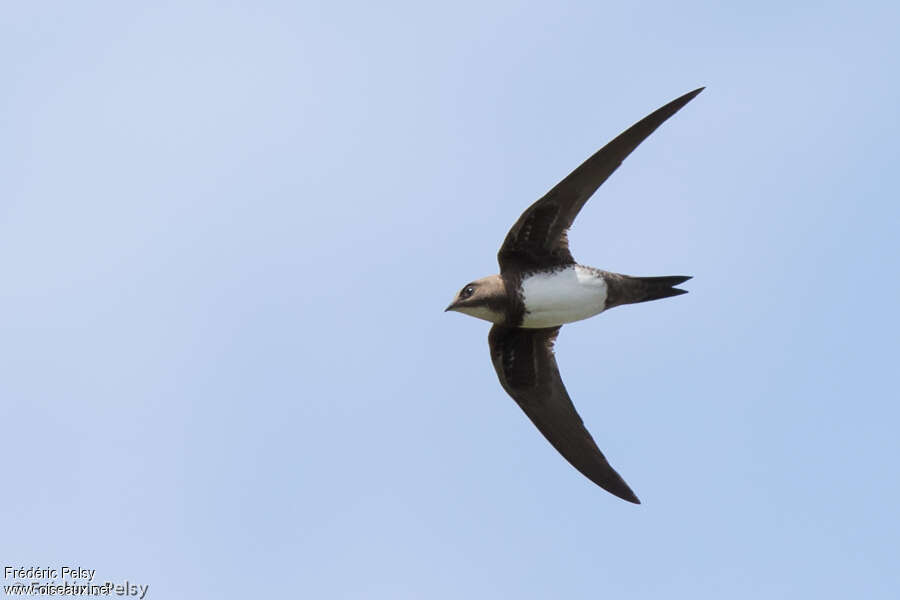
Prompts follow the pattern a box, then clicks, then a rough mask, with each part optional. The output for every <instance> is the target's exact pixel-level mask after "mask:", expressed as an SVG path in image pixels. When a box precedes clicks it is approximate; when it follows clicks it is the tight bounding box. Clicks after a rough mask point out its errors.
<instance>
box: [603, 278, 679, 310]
mask: <svg viewBox="0 0 900 600" xmlns="http://www.w3.org/2000/svg"><path fill="white" fill-rule="evenodd" d="M605 279H606V285H607V286H608V292H607V297H606V308H612V307H613V306H619V305H620V304H635V303H636V302H647V301H649V300H659V299H660V298H668V297H670V296H680V295H681V294H687V290H682V289H678V288H677V287H675V286H676V285H678V284H680V283H684V282H685V281H687V280H688V279H690V276H686V275H668V276H665V277H632V276H630V275H620V274H619V273H608V274H606V276H605Z"/></svg>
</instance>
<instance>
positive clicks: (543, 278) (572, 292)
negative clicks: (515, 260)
mask: <svg viewBox="0 0 900 600" xmlns="http://www.w3.org/2000/svg"><path fill="white" fill-rule="evenodd" d="M606 294H607V287H606V281H604V280H603V277H602V276H601V275H600V273H598V272H597V271H594V270H593V269H589V268H586V267H582V266H580V265H575V266H571V267H566V268H565V269H560V270H559V271H555V272H552V273H538V274H535V275H532V276H530V277H528V278H526V279H524V280H523V281H522V296H523V299H524V301H525V317H524V320H523V321H522V327H531V328H536V327H555V326H557V325H562V324H564V323H572V322H573V321H580V320H582V319H587V318H588V317H593V316H594V315H596V314H599V313H601V312H603V309H604V308H605V307H606Z"/></svg>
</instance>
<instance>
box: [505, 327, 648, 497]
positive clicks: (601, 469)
mask: <svg viewBox="0 0 900 600" xmlns="http://www.w3.org/2000/svg"><path fill="white" fill-rule="evenodd" d="M558 333H559V327H550V328H547V329H520V328H515V327H504V326H503V325H494V326H493V327H492V328H491V333H490V336H488V342H489V344H490V346H491V360H492V361H493V363H494V369H496V370H497V377H499V378H500V383H501V384H502V385H503V388H504V389H505V390H506V392H507V393H508V394H509V395H510V396H512V397H513V400H515V401H516V402H517V403H518V404H519V406H520V407H521V408H522V410H524V411H525V414H526V415H528V418H529V419H531V421H532V422H533V423H534V424H535V425H536V426H537V428H538V429H539V430H540V432H541V433H543V434H544V437H546V438H547V440H549V441H550V443H551V444H553V447H554V448H556V449H557V450H558V451H559V453H560V454H562V455H563V456H564V457H565V459H566V460H568V461H569V462H570V463H572V466H574V467H575V468H576V469H578V470H579V471H581V472H582V473H583V474H584V475H586V476H587V478H588V479H590V480H591V481H593V482H594V483H596V484H597V485H599V486H600V487H602V488H603V489H604V490H606V491H608V492H610V493H611V494H615V495H616V496H618V497H619V498H622V499H623V500H628V501H629V502H634V503H635V504H640V500H638V498H637V496H635V495H634V492H632V491H631V488H629V487H628V484H627V483H625V481H624V480H623V479H622V477H621V476H620V475H619V474H618V473H616V471H615V470H614V469H613V468H612V467H611V466H609V463H608V462H606V458H605V457H604V456H603V453H602V452H600V449H599V448H597V444H596V443H594V439H593V438H592V437H591V434H590V433H588V430H587V429H585V427H584V423H583V422H582V421H581V417H579V416H578V413H577V412H576V411H575V407H574V406H573V405H572V401H571V400H570V399H569V394H568V393H567V392H566V388H565V386H564V385H563V382H562V378H561V377H560V376H559V369H558V368H557V366H556V358H555V357H554V356H553V342H554V341H555V340H556V335H557V334H558Z"/></svg>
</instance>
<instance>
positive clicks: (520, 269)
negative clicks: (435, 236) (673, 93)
mask: <svg viewBox="0 0 900 600" xmlns="http://www.w3.org/2000/svg"><path fill="white" fill-rule="evenodd" d="M702 90H703V88H700V89H698V90H694V91H693V92H690V93H688V94H685V95H684V96H682V97H680V98H678V99H676V100H673V101H672V102H670V103H669V104H667V105H665V106H663V107H662V108H660V109H659V110H657V111H655V112H653V113H652V114H650V115H649V116H647V117H645V118H644V119H642V120H641V121H639V122H638V123H636V124H635V125H633V126H632V127H630V128H629V129H628V130H626V131H625V132H624V133H622V134H621V135H620V136H618V137H617V138H616V139H614V140H613V141H612V142H610V143H609V144H607V145H606V146H604V147H603V148H602V149H600V150H599V151H598V152H597V153H595V154H594V155H593V156H591V157H590V158H589V159H588V160H586V161H585V162H584V163H583V164H582V165H581V166H580V167H578V168H577V169H575V171H573V172H572V173H571V174H570V175H569V176H568V177H566V178H565V179H563V180H562V181H561V182H560V183H558V184H557V185H556V186H555V187H554V188H553V189H552V190H550V191H549V192H548V193H547V194H546V195H545V196H544V197H543V198H541V199H540V200H538V201H537V202H535V203H534V204H532V205H531V206H530V207H529V208H528V209H527V210H526V211H525V212H524V213H523V214H522V216H521V217H519V220H518V221H516V223H515V224H514V225H513V227H512V229H510V231H509V233H508V234H507V236H506V239H505V240H504V242H503V245H502V246H501V248H500V251H499V253H498V254H497V259H498V261H499V263H500V274H498V275H490V276H488V277H483V278H481V279H478V280H475V281H473V282H471V283H469V284H467V285H466V286H465V287H463V289H462V290H461V291H460V292H459V293H458V294H457V296H456V298H455V299H454V301H453V303H451V305H450V306H448V307H447V310H455V311H458V312H462V313H465V314H468V315H470V316H473V317H477V318H479V319H484V320H486V321H490V322H491V323H493V324H494V326H493V328H492V329H491V332H490V335H489V336H488V342H489V345H490V349H491V360H492V362H493V363H494V369H495V370H496V371H497V377H498V378H499V379H500V383H501V384H502V385H503V388H504V389H505V390H506V391H507V393H509V395H510V396H512V397H513V399H515V400H516V402H517V403H518V404H519V406H520V407H521V408H522V410H523V411H524V412H525V414H526V415H528V417H529V418H530V419H531V421H532V422H533V423H534V424H535V426H536V427H537V428H538V429H539V430H540V431H541V433H542V434H544V437H546V438H547V440H548V441H549V442H550V443H551V444H553V446H554V447H555V448H556V449H557V450H558V451H559V452H560V454H562V455H563V456H564V457H565V458H566V460H568V461H569V462H570V463H572V465H573V466H575V468H577V469H578V470H579V471H581V472H582V473H583V474H584V475H586V476H587V477H588V478H589V479H591V481H593V482H594V483H596V484H597V485H599V486H601V487H602V488H604V489H606V490H607V491H609V492H611V493H613V494H615V495H616V496H619V497H620V498H623V499H625V500H628V501H629V502H634V503H640V501H639V500H638V499H637V496H635V495H634V492H632V491H631V488H629V487H628V484H626V483H625V481H624V480H622V478H621V477H620V476H619V474H618V473H616V471H615V470H614V469H613V468H612V467H611V466H610V464H609V463H608V462H607V460H606V458H605V457H604V456H603V453H602V452H600V449H599V448H597V445H596V443H594V440H593V438H592V437H591V435H590V433H588V431H587V429H586V428H585V427H584V423H582V421H581V417H579V416H578V413H577V412H576V410H575V407H574V405H573V404H572V401H571V400H570V399H569V395H568V393H567V392H566V389H565V386H564V385H563V382H562V378H561V377H560V375H559V369H558V368H557V366H556V358H555V357H554V355H553V344H554V342H555V340H556V336H557V334H558V333H559V328H560V327H561V326H562V325H564V324H566V323H572V322H575V321H581V320H583V319H587V318H589V317H593V316H595V315H597V314H600V313H601V312H603V311H605V310H608V309H610V308H612V307H614V306H619V305H621V304H633V303H638V302H646V301H648V300H657V299H660V298H667V297H670V296H677V295H679V294H684V293H686V292H685V290H682V289H679V288H676V287H675V286H676V285H678V284H680V283H684V282H685V281H687V280H688V279H690V277H687V276H683V275H671V276H665V277H632V276H629V275H622V274H619V273H613V272H609V271H603V270H600V269H595V268H593V267H587V266H583V265H580V264H578V263H576V262H575V259H574V258H573V257H572V254H571V252H570V251H569V243H568V237H567V232H568V229H569V227H570V226H571V225H572V222H573V221H574V220H575V217H576V216H577V214H578V212H579V211H580V210H581V207H582V206H584V204H585V202H587V200H588V198H590V197H591V195H593V193H594V192H595V191H596V190H597V188H598V187H599V186H600V185H601V184H602V183H603V182H604V181H605V180H606V178H607V177H609V176H610V175H611V174H612V173H613V171H615V170H616V168H618V166H619V165H620V164H621V163H622V161H623V160H624V159H625V157H626V156H628V155H629V154H630V153H631V152H632V151H633V150H634V149H635V148H636V147H637V146H638V144H640V143H641V142H642V141H643V140H644V139H646V137H647V136H649V135H650V134H651V133H652V132H653V131H654V130H655V129H656V128H657V127H659V126H660V125H661V124H662V123H663V122H664V121H665V120H666V119H668V118H669V117H671V116H672V115H673V114H675V113H676V112H677V111H678V110H679V109H681V108H682V107H683V106H684V105H685V104H687V103H688V102H690V101H691V100H692V99H693V98H694V97H695V96H696V95H697V94H699V93H700V92H701V91H702Z"/></svg>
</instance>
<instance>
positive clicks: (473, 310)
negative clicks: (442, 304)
mask: <svg viewBox="0 0 900 600" xmlns="http://www.w3.org/2000/svg"><path fill="white" fill-rule="evenodd" d="M506 307H507V296H506V286H505V285H504V284H503V279H501V277H500V276H499V275H491V276H489V277H482V278H481V279H476V280H475V281H473V282H471V283H467V284H466V285H464V286H463V288H462V289H461V290H459V293H457V294H456V297H455V298H454V299H453V302H451V303H450V306H448V307H447V308H446V309H444V312H446V311H448V310H455V311H456V312H461V313H464V314H467V315H469V316H472V317H475V318H477V319H484V320H485V321H490V322H491V323H503V321H504V320H505V319H506Z"/></svg>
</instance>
